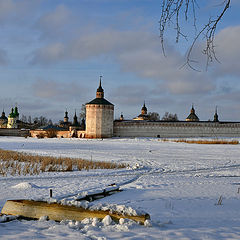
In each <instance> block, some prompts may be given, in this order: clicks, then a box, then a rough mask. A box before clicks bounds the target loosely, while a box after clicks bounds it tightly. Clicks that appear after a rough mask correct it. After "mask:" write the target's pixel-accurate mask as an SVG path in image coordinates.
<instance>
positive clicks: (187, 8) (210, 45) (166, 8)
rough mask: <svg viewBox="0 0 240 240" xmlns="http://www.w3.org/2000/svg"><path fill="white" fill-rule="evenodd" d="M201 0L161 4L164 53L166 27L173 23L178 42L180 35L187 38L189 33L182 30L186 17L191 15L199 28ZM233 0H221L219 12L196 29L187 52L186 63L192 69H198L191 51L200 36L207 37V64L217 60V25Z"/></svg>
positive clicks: (165, 1) (173, 1)
mask: <svg viewBox="0 0 240 240" xmlns="http://www.w3.org/2000/svg"><path fill="white" fill-rule="evenodd" d="M198 2H199V0H162V6H161V17H160V21H159V24H160V40H161V44H162V49H163V53H164V55H165V50H164V39H165V32H166V29H167V28H168V27H169V26H170V25H171V24H172V23H173V24H174V29H175V31H176V42H178V41H179V38H180V37H183V38H185V39H187V35H185V34H184V33H183V32H182V29H181V24H180V22H181V21H182V19H184V20H185V21H186V22H187V21H188V20H189V17H190V18H192V19H191V20H190V21H192V22H193V26H194V27H195V29H196V30H197V25H196V22H197V14H196V8H198ZM230 3H231V0H221V3H220V4H219V5H218V6H219V7H220V10H219V14H218V15H216V16H213V17H209V19H208V22H206V23H205V25H204V26H203V27H202V28H201V29H200V30H199V31H196V32H197V34H196V36H195V37H194V39H193V42H192V44H191V46H190V48H189V50H188V52H187V59H186V64H187V65H188V66H189V67H191V68H192V69H194V70H196V69H195V68H194V67H193V65H192V63H193V62H194V61H193V60H192V59H191V53H192V50H193V47H194V46H195V44H196V41H197V40H198V39H199V37H200V36H203V38H204V39H205V47H204V49H203V51H202V52H203V54H205V55H206V59H207V64H206V66H208V64H209V62H212V61H213V60H216V61H218V60H217V58H216V55H215V46H214V39H215V32H216V29H217V26H218V25H219V23H220V22H221V20H222V19H223V16H224V14H225V13H226V11H227V10H228V8H229V6H230Z"/></svg>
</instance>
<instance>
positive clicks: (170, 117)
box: [162, 112, 178, 121]
mask: <svg viewBox="0 0 240 240" xmlns="http://www.w3.org/2000/svg"><path fill="white" fill-rule="evenodd" d="M162 120H163V121H178V116H177V114H176V113H175V114H172V113H169V112H165V114H164V116H163V117H162Z"/></svg>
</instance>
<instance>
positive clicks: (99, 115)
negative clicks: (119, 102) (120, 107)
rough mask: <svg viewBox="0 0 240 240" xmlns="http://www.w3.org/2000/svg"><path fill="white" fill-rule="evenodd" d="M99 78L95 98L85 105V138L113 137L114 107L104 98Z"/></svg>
mask: <svg viewBox="0 0 240 240" xmlns="http://www.w3.org/2000/svg"><path fill="white" fill-rule="evenodd" d="M101 78H102V76H100V81H99V87H98V89H97V92H96V98H95V99H93V100H92V101H91V102H89V103H87V104H86V138H110V137H112V136H113V116H114V105H113V104H112V103H110V102H109V101H107V100H106V99H105V98H104V90H103V88H102V81H101Z"/></svg>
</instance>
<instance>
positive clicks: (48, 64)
mask: <svg viewBox="0 0 240 240" xmlns="http://www.w3.org/2000/svg"><path fill="white" fill-rule="evenodd" d="M199 4H200V5H199V7H198V8H197V9H196V14H197V27H198V29H201V26H204V24H205V23H206V22H207V21H208V19H209V16H213V15H214V14H216V12H217V11H218V9H219V0H210V1H205V0H203V1H199ZM239 10H240V1H238V0H232V3H231V6H230V9H229V10H228V11H227V12H226V15H225V16H224V18H223V21H222V22H221V23H220V25H219V26H218V28H217V31H216V38H215V46H216V55H217V58H218V60H219V63H218V62H214V63H211V64H210V65H209V66H208V69H207V70H206V68H205V64H206V60H205V58H204V56H203V55H202V54H201V50H202V49H203V44H204V41H203V40H202V38H200V39H199V41H198V42H197V43H196V47H195V48H194V50H193V55H192V59H193V60H195V61H196V62H195V63H194V64H195V65H194V66H195V67H196V68H197V69H198V70H199V71H194V70H192V69H190V68H188V67H186V66H185V67H183V65H184V63H185V62H186V52H187V50H188V49H189V47H190V45H191V42H192V39H193V37H194V34H195V30H194V27H193V24H192V22H191V15H190V18H189V22H188V24H185V23H182V31H183V33H184V34H186V35H187V36H188V39H187V41H186V40H185V39H184V38H180V41H179V43H178V44H176V43H175V37H176V35H175V32H174V28H169V30H168V31H167V32H166V38H165V42H164V44H165V50H166V56H164V55H163V52H162V48H161V42H160V38H159V35H160V33H159V19H160V14H161V0H131V1H129V0H114V1H113V0H101V1H100V0H51V1H49V0H0V29H1V31H0V83H1V88H0V89H1V93H0V108H2V109H4V110H5V112H6V114H7V115H8V114H9V113H10V111H11V107H15V106H16V105H17V106H18V107H19V112H20V116H21V115H22V114H23V115H26V116H29V115H30V116H32V117H39V116H45V117H47V118H48V119H49V118H50V119H52V120H53V121H54V122H58V121H59V120H62V119H63V117H64V112H65V110H66V109H67V110H68V112H69V117H70V119H72V118H73V115H74V112H75V110H76V112H77V114H79V112H80V110H81V105H82V104H84V103H87V102H90V101H91V100H92V99H94V98H95V94H96V89H97V88H98V85H99V77H100V76H103V77H102V87H103V88H104V90H105V98H106V99H107V100H108V101H110V102H112V103H113V104H114V106H115V118H116V119H118V118H119V117H120V114H121V113H123V115H124V118H125V119H132V118H134V117H136V116H137V115H139V114H140V111H141V107H142V105H143V102H144V101H145V102H146V107H147V109H148V112H158V113H159V115H160V117H162V116H163V115H164V113H165V112H170V113H176V114H177V115H178V118H179V119H180V120H184V119H185V118H186V117H187V115H188V114H189V112H190V109H191V106H192V104H194V107H195V110H196V114H197V115H198V117H199V118H200V120H209V119H211V120H212V119H213V115H214V112H215V108H216V106H217V107H218V114H219V120H220V121H221V120H222V121H240V104H239V103H240V82H239V77H240V60H239V56H240V48H239V42H240V18H239ZM170 27H173V26H170ZM171 29H172V30H171Z"/></svg>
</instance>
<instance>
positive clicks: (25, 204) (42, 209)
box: [1, 200, 150, 224]
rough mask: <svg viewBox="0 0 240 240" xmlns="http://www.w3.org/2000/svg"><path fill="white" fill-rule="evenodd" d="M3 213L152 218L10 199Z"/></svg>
mask: <svg viewBox="0 0 240 240" xmlns="http://www.w3.org/2000/svg"><path fill="white" fill-rule="evenodd" d="M1 213H2V214H7V215H15V216H23V217H27V218H32V219H39V218H40V217H42V216H48V218H49V219H50V220H55V221H61V220H76V221H81V220H83V219H84V218H93V217H96V218H99V219H103V218H104V217H105V216H106V215H110V216H111V218H112V219H113V220H114V221H116V222H118V220H119V219H120V218H129V219H132V220H134V221H137V222H139V223H140V224H143V223H144V221H145V220H146V219H150V216H149V215H148V214H145V215H140V216H130V215H123V214H120V213H116V212H111V211H102V210H98V211H95V210H94V211H91V210H89V209H84V208H82V207H75V206H67V205H61V204H58V203H47V202H42V201H33V200H8V201H7V202H6V203H5V205H4V206H3V208H2V211H1Z"/></svg>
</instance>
